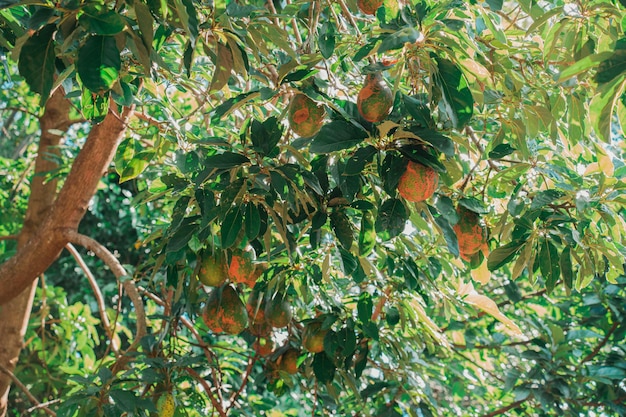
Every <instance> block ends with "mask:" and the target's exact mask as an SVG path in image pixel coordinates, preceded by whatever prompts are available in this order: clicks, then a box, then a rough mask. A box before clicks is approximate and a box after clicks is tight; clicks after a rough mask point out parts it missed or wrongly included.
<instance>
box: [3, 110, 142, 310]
mask: <svg viewBox="0 0 626 417" xmlns="http://www.w3.org/2000/svg"><path fill="white" fill-rule="evenodd" d="M132 111H133V107H126V108H124V111H123V112H122V114H121V115H120V114H117V113H116V112H114V111H113V109H110V110H109V112H108V113H107V115H106V117H105V118H104V120H103V121H102V123H100V124H97V125H94V126H93V128H92V129H91V131H90V132H89V135H88V136H87V141H86V142H85V144H84V146H83V148H82V149H81V151H80V153H79V154H78V156H77V157H76V159H75V160H74V163H73V165H72V169H71V171H70V173H69V175H68V176H67V178H66V180H65V183H64V184H63V188H62V189H61V191H60V192H59V194H58V196H57V198H56V200H55V202H54V204H53V205H52V207H50V210H49V211H48V212H47V213H46V216H45V220H44V221H43V223H42V224H41V225H40V226H39V227H37V228H36V230H33V231H32V233H26V235H25V236H28V241H27V242H24V244H23V245H21V246H20V249H19V250H18V252H17V253H16V254H15V256H13V257H12V258H10V259H9V260H8V261H7V262H5V263H4V264H2V265H0V305H2V304H5V303H6V302H8V301H9V300H11V299H13V298H15V297H16V296H17V295H18V294H20V293H21V292H22V291H24V290H25V289H26V288H27V287H28V286H29V285H30V284H31V283H32V282H33V281H34V280H35V279H36V278H37V277H38V276H39V275H41V274H43V273H44V272H45V270H46V269H48V267H49V266H50V264H52V262H54V260H55V259H56V258H57V257H58V255H59V253H61V251H62V250H63V248H64V247H65V244H66V243H67V240H66V237H65V236H64V235H63V234H62V233H59V231H60V230H62V229H71V230H77V229H78V224H79V222H80V220H81V219H82V218H83V216H84V214H85V212H86V211H87V207H88V204H89V200H90V199H91V197H93V195H94V194H95V193H96V190H97V188H98V183H99V182H100V179H101V178H102V174H103V173H104V172H105V171H106V169H107V168H108V166H109V164H110V163H111V160H112V159H113V156H114V155H115V151H116V149H117V146H118V144H119V142H120V141H121V139H122V138H123V137H124V133H125V132H126V128H127V123H128V118H129V116H130V114H131V112H132ZM42 131H43V126H42ZM24 227H25V228H26V227H27V225H26V224H25V226H24Z"/></svg>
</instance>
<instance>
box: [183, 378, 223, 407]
mask: <svg viewBox="0 0 626 417" xmlns="http://www.w3.org/2000/svg"><path fill="white" fill-rule="evenodd" d="M185 370H186V371H187V373H188V374H189V375H191V376H192V377H193V378H194V379H195V380H196V381H198V382H199V383H200V385H202V388H204V391H205V392H206V393H207V395H208V396H209V399H210V400H211V404H213V408H215V410H217V413H218V414H219V415H220V416H222V417H226V416H227V414H226V412H224V409H223V408H222V405H221V404H220V403H219V402H218V401H217V399H216V398H215V396H213V392H212V391H211V387H210V386H209V384H207V382H206V380H205V379H204V378H202V376H201V375H200V374H198V373H197V372H196V371H194V370H193V369H191V368H185Z"/></svg>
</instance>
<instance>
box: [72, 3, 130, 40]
mask: <svg viewBox="0 0 626 417" xmlns="http://www.w3.org/2000/svg"><path fill="white" fill-rule="evenodd" d="M78 22H79V23H80V24H81V25H82V26H84V27H85V28H86V29H87V32H91V33H93V34H96V35H103V36H112V35H117V34H118V33H120V32H121V31H123V30H124V28H125V27H126V22H125V21H124V18H123V17H122V16H121V15H120V14H119V13H117V12H115V11H113V10H105V11H104V12H103V11H102V10H101V7H99V6H88V7H85V8H84V9H83V13H82V14H81V15H80V18H79V19H78Z"/></svg>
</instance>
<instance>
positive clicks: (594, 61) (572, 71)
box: [558, 51, 612, 83]
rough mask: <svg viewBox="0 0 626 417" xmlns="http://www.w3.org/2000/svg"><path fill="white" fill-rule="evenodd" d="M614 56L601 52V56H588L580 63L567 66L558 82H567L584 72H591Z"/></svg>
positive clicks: (610, 53) (607, 52) (608, 52)
mask: <svg viewBox="0 0 626 417" xmlns="http://www.w3.org/2000/svg"><path fill="white" fill-rule="evenodd" d="M611 55H612V52H610V51H606V52H600V53H599V54H592V55H587V56H586V57H584V58H582V59H581V60H579V61H576V62H575V63H573V64H572V65H569V66H567V67H566V68H565V69H564V70H563V71H561V73H560V74H559V79H558V82H559V83H562V82H564V81H567V80H568V79H570V78H572V77H574V76H575V75H578V74H580V73H582V72H585V71H589V70H590V69H592V68H594V67H596V66H597V65H599V64H600V63H601V62H603V61H604V60H606V59H607V58H609V57H610V56H611Z"/></svg>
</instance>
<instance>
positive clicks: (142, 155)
mask: <svg viewBox="0 0 626 417" xmlns="http://www.w3.org/2000/svg"><path fill="white" fill-rule="evenodd" d="M153 157H154V151H151V150H150V151H143V152H139V153H137V154H135V155H134V156H133V158H132V159H131V160H130V161H128V162H127V163H126V164H125V165H124V169H123V170H122V173H121V175H120V182H125V181H128V180H131V179H133V178H137V177H138V176H139V175H140V174H141V173H142V172H143V171H144V170H145V169H146V167H147V166H148V165H149V164H150V161H152V158H153Z"/></svg>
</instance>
